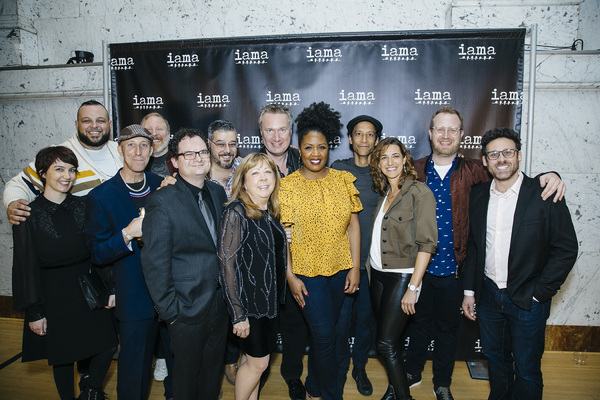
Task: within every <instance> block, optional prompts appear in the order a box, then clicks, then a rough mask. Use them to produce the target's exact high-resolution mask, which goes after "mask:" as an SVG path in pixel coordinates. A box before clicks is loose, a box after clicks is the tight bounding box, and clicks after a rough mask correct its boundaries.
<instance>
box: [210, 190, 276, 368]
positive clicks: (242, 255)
mask: <svg viewBox="0 0 600 400" xmlns="http://www.w3.org/2000/svg"><path fill="white" fill-rule="evenodd" d="M286 251H287V248H286V238H285V231H284V230H283V227H282V226H281V224H280V223H279V222H278V221H275V220H274V219H273V218H271V216H270V215H269V214H268V213H266V212H264V217H263V218H260V219H256V220H254V219H250V218H248V216H247V215H246V208H245V206H244V203H243V202H241V201H239V200H236V201H233V202H232V203H231V204H229V205H227V206H226V207H225V210H224V211H223V219H222V221H221V230H220V237H219V251H218V254H219V263H220V267H221V284H222V286H223V288H224V290H223V295H224V297H225V304H226V305H227V308H228V310H229V315H230V316H231V322H232V324H234V325H235V324H236V323H238V322H241V321H244V320H245V319H246V318H248V322H249V323H250V335H249V336H248V337H247V338H245V339H238V341H239V344H240V347H241V348H242V350H243V351H244V353H246V354H249V355H250V356H253V357H263V356H265V355H267V354H270V353H271V352H272V351H273V348H274V347H275V344H276V342H277V330H278V326H277V322H278V320H277V315H278V312H279V304H281V303H283V302H284V301H285V272H286V266H287V265H286Z"/></svg>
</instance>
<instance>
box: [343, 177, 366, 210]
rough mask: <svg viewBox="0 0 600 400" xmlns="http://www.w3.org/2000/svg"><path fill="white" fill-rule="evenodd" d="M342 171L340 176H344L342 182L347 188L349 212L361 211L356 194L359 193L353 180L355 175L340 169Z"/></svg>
mask: <svg viewBox="0 0 600 400" xmlns="http://www.w3.org/2000/svg"><path fill="white" fill-rule="evenodd" d="M340 172H341V173H342V177H343V178H344V183H345V185H346V188H347V190H348V194H350V212H353V213H357V212H359V211H362V209H363V206H362V203H361V202H360V198H359V197H358V194H359V193H360V192H359V191H358V189H357V188H356V186H354V181H356V177H355V176H354V175H352V174H351V173H350V172H348V171H340Z"/></svg>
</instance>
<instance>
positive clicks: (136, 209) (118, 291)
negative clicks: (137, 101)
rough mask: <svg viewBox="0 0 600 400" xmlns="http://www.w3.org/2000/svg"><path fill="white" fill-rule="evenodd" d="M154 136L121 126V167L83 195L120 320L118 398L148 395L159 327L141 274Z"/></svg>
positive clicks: (155, 180) (90, 240)
mask: <svg viewBox="0 0 600 400" xmlns="http://www.w3.org/2000/svg"><path fill="white" fill-rule="evenodd" d="M153 139H154V138H153V136H152V135H151V134H150V132H149V131H148V130H146V129H144V128H143V127H142V126H141V125H129V126H127V127H125V128H124V129H123V130H121V133H120V135H119V138H118V143H119V145H118V151H119V154H120V155H122V156H123V168H121V169H120V170H119V172H118V173H117V174H116V175H115V176H114V177H113V178H111V179H109V180H108V181H106V182H104V183H103V184H101V185H100V186H98V187H96V188H94V189H93V190H92V191H91V192H90V193H89V194H88V196H87V209H86V224H85V232H86V241H87V244H88V247H89V248H90V252H91V254H92V262H93V263H94V264H96V265H98V266H100V267H105V268H106V269H107V270H108V271H109V272H110V274H109V275H110V276H111V278H110V282H109V286H110V289H111V290H112V293H113V296H111V299H110V300H109V304H111V303H112V304H111V305H114V306H115V316H116V318H117V319H118V320H119V339H120V344H121V350H120V353H119V361H118V368H117V395H118V398H119V399H127V400H143V399H146V398H147V397H148V392H149V386H150V370H151V364H152V355H153V351H154V345H155V341H156V335H157V333H158V319H157V318H156V315H155V312H154V307H153V305H152V300H151V299H150V295H149V294H148V289H147V287H146V283H145V282H144V277H143V275H142V265H141V260H140V251H141V246H142V243H141V242H140V240H139V238H140V237H141V236H142V221H143V219H144V212H143V210H144V204H145V202H146V199H147V196H148V195H149V194H150V193H151V192H153V191H155V190H156V188H158V187H159V186H160V183H161V181H162V178H161V177H159V176H158V175H155V174H152V173H150V172H145V171H144V170H145V168H146V165H147V164H148V161H149V160H150V156H151V155H152V141H153Z"/></svg>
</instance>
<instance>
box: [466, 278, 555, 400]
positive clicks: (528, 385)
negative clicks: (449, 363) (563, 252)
mask: <svg viewBox="0 0 600 400" xmlns="http://www.w3.org/2000/svg"><path fill="white" fill-rule="evenodd" d="M550 304H551V301H550V300H548V301H546V302H544V303H538V302H536V301H535V300H533V299H532V304H531V311H526V310H523V309H521V308H519V307H517V306H516V305H514V304H513V303H512V302H511V301H510V299H509V298H508V293H507V290H506V289H498V287H497V286H496V284H495V283H494V282H493V281H491V280H489V279H487V278H485V279H484V282H483V287H482V290H481V298H480V300H479V304H477V319H478V320H479V329H480V332H481V345H482V347H483V354H484V355H485V356H486V357H487V359H488V371H489V375H490V389H491V390H490V396H489V399H490V400H500V399H527V400H535V399H540V400H541V398H542V388H543V382H542V370H541V361H542V355H543V354H544V344H545V333H546V320H547V319H548V316H549V315H550Z"/></svg>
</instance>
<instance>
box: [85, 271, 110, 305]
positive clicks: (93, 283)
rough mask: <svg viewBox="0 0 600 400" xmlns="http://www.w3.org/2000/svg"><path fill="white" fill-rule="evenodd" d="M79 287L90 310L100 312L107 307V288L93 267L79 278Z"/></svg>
mask: <svg viewBox="0 0 600 400" xmlns="http://www.w3.org/2000/svg"><path fill="white" fill-rule="evenodd" d="M79 286H81V291H82V292H83V298H84V299H85V301H86V302H87V303H88V306H90V310H92V311H95V310H101V309H103V308H104V307H105V306H107V305H108V297H109V293H108V287H107V286H106V284H105V283H104V281H103V280H102V278H100V275H98V272H96V269H95V268H94V267H91V268H90V269H89V271H88V272H86V273H85V274H83V275H81V276H80V277H79Z"/></svg>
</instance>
